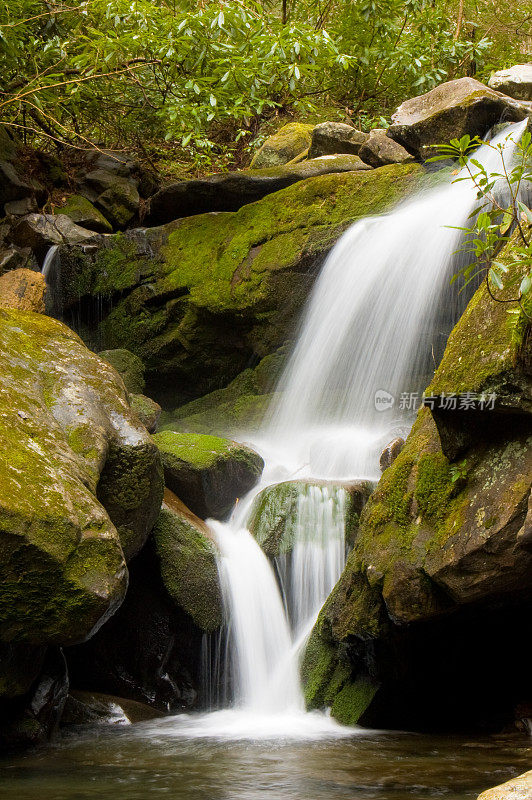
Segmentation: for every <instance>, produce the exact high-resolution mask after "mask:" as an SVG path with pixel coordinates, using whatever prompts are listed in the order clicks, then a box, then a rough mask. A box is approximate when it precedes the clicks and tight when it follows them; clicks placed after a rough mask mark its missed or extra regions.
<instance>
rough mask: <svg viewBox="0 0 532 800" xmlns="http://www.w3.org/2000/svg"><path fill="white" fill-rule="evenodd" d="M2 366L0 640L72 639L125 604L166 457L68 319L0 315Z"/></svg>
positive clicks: (109, 370)
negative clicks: (129, 566) (132, 561)
mask: <svg viewBox="0 0 532 800" xmlns="http://www.w3.org/2000/svg"><path fill="white" fill-rule="evenodd" d="M0 360H1V364H2V369H1V399H0V404H1V405H0V415H1V416H0V422H1V428H0V438H1V444H2V451H3V453H4V454H5V458H4V459H3V460H2V465H3V466H2V475H1V480H0V487H1V499H0V505H1V509H2V513H1V521H2V522H1V532H0V540H1V542H2V548H1V558H0V578H1V583H2V587H3V589H2V593H1V596H0V638H1V639H2V640H3V641H6V642H9V641H16V642H27V643H28V644H33V645H40V644H46V643H57V644H70V643H72V642H74V641H79V640H82V639H85V638H86V637H88V636H90V635H91V633H92V632H94V630H95V629H97V628H98V627H99V626H100V625H101V624H102V623H103V621H104V620H105V619H106V618H107V617H108V616H109V615H110V614H111V613H112V612H113V611H114V610H115V609H116V608H117V607H118V605H119V604H120V602H121V601H122V599H123V596H124V593H125V589H126V585H127V571H126V568H125V561H124V552H125V553H126V554H127V555H128V556H132V555H133V554H134V553H135V552H137V551H138V549H140V547H141V546H142V544H143V543H144V542H145V540H146V537H147V535H148V533H149V531H150V529H151V527H152V526H153V524H154V522H155V518H156V515H157V513H158V509H159V506H160V501H161V496H162V475H161V472H160V460H159V456H158V453H157V450H156V448H155V447H154V445H153V444H152V442H151V440H150V439H149V437H148V436H147V434H146V432H145V430H144V429H143V428H142V427H141V426H139V425H138V423H137V422H136V421H135V420H134V419H133V418H132V416H131V413H130V410H129V405H128V403H127V400H126V397H125V394H124V390H123V388H122V384H121V382H120V381H119V379H118V376H116V373H114V371H113V370H112V368H111V367H109V366H107V365H106V364H105V362H104V361H102V360H101V359H99V358H97V357H96V356H94V355H93V354H91V353H90V352H89V351H88V350H87V349H86V348H85V346H84V345H83V344H82V342H81V341H80V339H78V337H77V336H76V335H75V334H74V333H72V332H71V331H69V330H68V329H67V328H65V326H63V325H62V324H61V323H59V322H56V321H55V320H51V319H49V318H47V317H44V316H42V315H38V314H32V313H26V312H20V311H8V310H2V311H0ZM97 494H98V498H97V496H96V495H97ZM104 506H106V507H107V508H105V507H104Z"/></svg>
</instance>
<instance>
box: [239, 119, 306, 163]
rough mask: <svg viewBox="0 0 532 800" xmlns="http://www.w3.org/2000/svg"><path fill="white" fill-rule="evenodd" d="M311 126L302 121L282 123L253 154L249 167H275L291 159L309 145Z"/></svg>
mask: <svg viewBox="0 0 532 800" xmlns="http://www.w3.org/2000/svg"><path fill="white" fill-rule="evenodd" d="M313 127H314V126H313V125H305V124H304V123H302V122H290V123H288V125H284V126H283V127H282V128H280V129H279V130H278V131H277V133H274V134H273V135H272V136H270V137H269V138H268V139H266V141H265V142H264V144H263V145H262V147H261V148H260V150H259V151H258V152H257V154H256V155H255V156H254V158H253V160H252V162H251V167H252V168H253V169H256V168H260V167H275V166H278V165H280V164H287V163H288V162H289V161H292V160H293V159H294V158H296V157H297V156H298V155H300V154H301V153H303V152H304V151H305V150H308V148H309V147H310V142H311V139H312V130H313Z"/></svg>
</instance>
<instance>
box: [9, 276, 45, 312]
mask: <svg viewBox="0 0 532 800" xmlns="http://www.w3.org/2000/svg"><path fill="white" fill-rule="evenodd" d="M45 294H46V280H45V278H44V275H41V273H40V272H34V271H33V270H31V269H15V270H13V271H12V272H7V273H6V274H5V275H2V277H0V308H16V309H17V310H18V311H36V312H37V313H38V314H44V297H45Z"/></svg>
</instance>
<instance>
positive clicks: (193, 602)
mask: <svg viewBox="0 0 532 800" xmlns="http://www.w3.org/2000/svg"><path fill="white" fill-rule="evenodd" d="M153 540H154V544H155V552H156V553H157V558H158V560H159V569H160V572H161V578H162V581H163V584H164V587H165V589H166V591H167V592H168V595H169V597H170V598H171V600H172V601H173V603H175V605H176V606H177V608H181V609H183V611H185V612H186V613H187V614H188V615H189V616H190V617H191V618H192V620H193V621H194V623H195V625H196V626H197V627H198V628H200V629H201V630H202V631H205V633H213V632H214V631H216V630H218V629H219V628H220V626H221V624H222V622H223V603H222V595H221V589H220V581H219V578H218V567H217V563H216V547H215V545H214V544H213V542H212V540H211V533H210V531H209V529H208V528H207V526H206V525H205V523H204V522H203V521H202V520H201V519H199V518H198V517H196V516H195V515H194V514H192V512H191V511H189V509H188V508H187V507H186V506H185V505H184V504H183V503H182V502H181V501H180V500H179V499H178V498H177V497H176V496H175V495H173V493H172V492H169V491H168V490H166V492H165V504H164V506H163V508H162V510H161V513H160V515H159V518H158V520H157V523H156V525H155V528H154V529H153Z"/></svg>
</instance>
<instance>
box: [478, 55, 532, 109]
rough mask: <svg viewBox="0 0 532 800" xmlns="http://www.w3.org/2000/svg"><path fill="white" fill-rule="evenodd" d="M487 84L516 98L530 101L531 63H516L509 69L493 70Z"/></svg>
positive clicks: (531, 96)
mask: <svg viewBox="0 0 532 800" xmlns="http://www.w3.org/2000/svg"><path fill="white" fill-rule="evenodd" d="M488 86H489V87H490V89H495V90H496V91H497V92H502V93H503V94H507V95H509V96H510V97H513V98H515V99H516V100H527V101H531V100H532V64H516V65H515V66H513V67H510V68H509V69H501V70H500V71H499V72H494V73H493V75H492V76H491V78H490V79H489V81H488Z"/></svg>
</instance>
